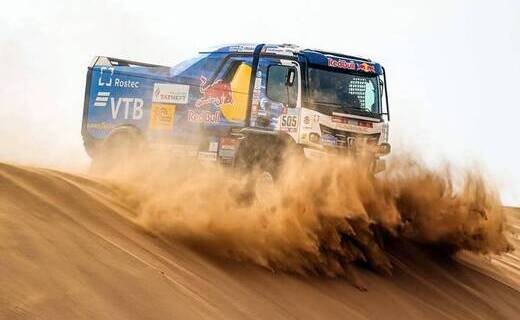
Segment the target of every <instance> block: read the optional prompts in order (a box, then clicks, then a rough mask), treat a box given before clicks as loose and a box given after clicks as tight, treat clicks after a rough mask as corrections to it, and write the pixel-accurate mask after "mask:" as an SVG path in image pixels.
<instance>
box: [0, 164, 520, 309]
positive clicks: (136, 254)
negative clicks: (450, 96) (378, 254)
mask: <svg viewBox="0 0 520 320" xmlns="http://www.w3.org/2000/svg"><path fill="white" fill-rule="evenodd" d="M134 211H135V207H133V206H132V205H129V204H128V203H125V202H123V201H121V199H120V198H118V197H117V196H115V195H114V192H113V188H112V186H111V185H110V184H109V183H106V182H104V181H102V180H98V179H93V178H90V177H87V176H81V175H73V174H69V173H64V172H59V171H53V170H47V169H38V168H31V167H21V166H13V165H8V164H0V253H1V258H0V319H518V318H519V316H520V292H519V291H518V289H517V288H516V287H515V283H518V282H517V281H518V275H519V273H518V267H517V266H518V264H519V255H518V251H516V252H513V253H508V254H506V255H503V256H495V257H480V256H471V259H465V260H464V261H465V262H463V263H461V262H458V259H455V260H454V259H450V258H448V257H445V256H439V255H436V254H433V253H432V252H431V251H429V250H425V249H421V248H419V247H418V246H416V245H414V244H411V243H409V242H407V241H405V240H402V241H397V242H394V243H392V244H391V246H390V247H388V248H386V251H387V252H388V255H389V257H390V260H391V262H392V264H393V266H394V267H393V272H392V275H391V276H386V275H381V274H379V273H375V272H373V271H371V270H367V269H365V268H362V267H360V268H359V271H358V273H359V276H360V277H361V278H362V280H363V283H365V285H366V289H367V291H361V290H359V289H358V288H356V287H355V286H354V285H353V284H352V283H351V282H350V281H348V280H346V279H343V278H327V277H324V276H315V275H309V276H303V275H297V274H294V273H291V272H288V273H287V272H277V271H274V270H271V271H269V270H268V269H266V268H262V267H259V266H257V265H254V264H251V263H249V262H237V261H232V260H229V259H225V258H219V257H216V256H214V255H211V254H208V252H204V250H201V249H200V248H199V249H197V250H195V249H193V248H191V247H188V246H187V245H185V244H182V243H180V242H177V241H172V240H168V239H165V238H164V237H160V236H157V235H156V234H154V233H151V232H150V231H149V230H146V229H144V228H143V227H142V226H140V225H139V224H136V223H134V222H133V221H132V218H131V217H134V216H136V214H137V213H136V212H134ZM509 216H510V218H509V224H508V231H509V232H511V234H513V236H511V238H510V242H511V243H512V244H513V245H514V246H516V247H518V245H519V244H520V242H519V238H518V234H519V233H518V231H519V225H520V218H519V217H520V214H519V213H518V212H515V210H513V209H510V213H509ZM514 232H516V238H515V235H514ZM470 260H471V261H470ZM470 266H473V267H470ZM504 274H507V276H504ZM497 275H498V276H497ZM506 278H507V279H509V280H507V279H506ZM515 281H516V282H515Z"/></svg>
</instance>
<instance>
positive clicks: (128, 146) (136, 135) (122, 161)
mask: <svg viewBox="0 0 520 320" xmlns="http://www.w3.org/2000/svg"><path fill="white" fill-rule="evenodd" d="M143 147H144V139H143V137H142V135H141V134H140V132H139V131H138V130H137V129H136V128H134V127H126V126H125V127H118V128H115V129H114V130H112V132H111V133H110V135H109V136H108V137H107V138H106V139H105V140H104V141H103V143H102V144H101V146H100V148H99V150H98V151H97V152H96V154H95V155H94V157H93V158H92V162H91V166H90V171H91V172H92V173H96V174H102V173H108V172H110V171H113V170H115V169H121V168H124V167H128V166H132V165H135V164H136V161H137V158H138V156H139V155H140V154H141V151H142V149H143Z"/></svg>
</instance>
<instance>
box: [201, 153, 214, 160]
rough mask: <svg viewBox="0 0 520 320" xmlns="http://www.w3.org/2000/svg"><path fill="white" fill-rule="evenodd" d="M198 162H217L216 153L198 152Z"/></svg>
mask: <svg viewBox="0 0 520 320" xmlns="http://www.w3.org/2000/svg"><path fill="white" fill-rule="evenodd" d="M199 160H202V161H217V153H216V152H203V151H199Z"/></svg>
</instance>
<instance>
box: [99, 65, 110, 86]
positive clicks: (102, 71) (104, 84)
mask: <svg viewBox="0 0 520 320" xmlns="http://www.w3.org/2000/svg"><path fill="white" fill-rule="evenodd" d="M107 70H108V72H110V76H109V77H108V82H105V80H104V79H103V73H105V71H107ZM108 72H107V73H108ZM113 75H114V68H113V67H101V68H99V79H98V86H100V87H110V86H112V76H113Z"/></svg>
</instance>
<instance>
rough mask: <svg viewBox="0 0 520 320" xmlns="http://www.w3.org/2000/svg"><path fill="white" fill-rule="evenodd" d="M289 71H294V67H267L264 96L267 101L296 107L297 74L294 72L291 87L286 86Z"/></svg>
mask: <svg viewBox="0 0 520 320" xmlns="http://www.w3.org/2000/svg"><path fill="white" fill-rule="evenodd" d="M291 69H292V70H294V71H296V69H295V68H294V67H290V66H282V65H271V66H269V68H268V69H267V86H266V94H267V96H268V97H269V99H271V100H273V101H276V102H281V103H283V104H286V105H288V106H289V107H290V108H294V107H296V101H297V99H298V74H297V73H296V72H295V78H294V82H293V85H292V86H288V85H287V77H288V76H289V70H291Z"/></svg>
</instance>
